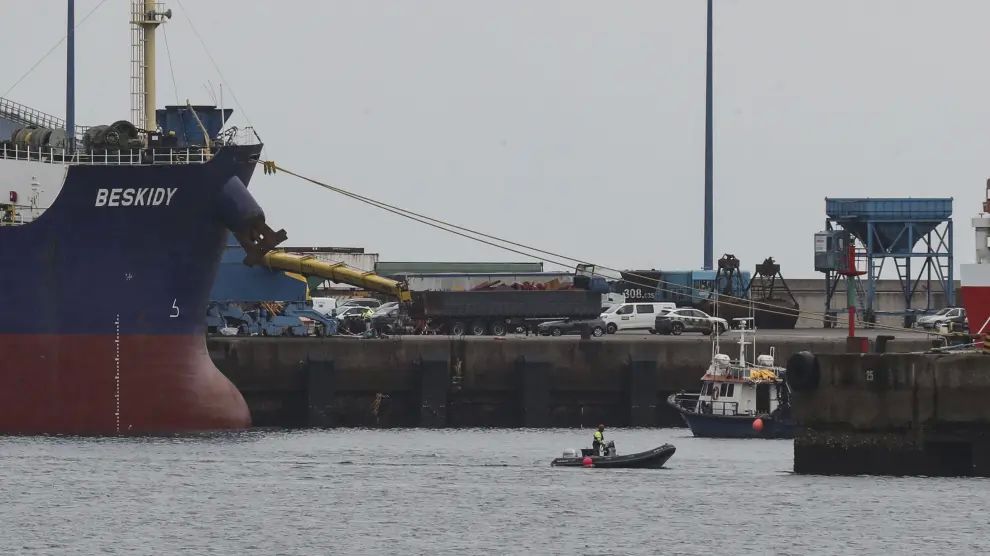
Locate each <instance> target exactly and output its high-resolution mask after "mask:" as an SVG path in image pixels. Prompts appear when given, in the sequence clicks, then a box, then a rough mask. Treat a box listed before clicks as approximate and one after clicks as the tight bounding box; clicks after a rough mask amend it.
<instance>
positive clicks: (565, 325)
mask: <svg viewBox="0 0 990 556" xmlns="http://www.w3.org/2000/svg"><path fill="white" fill-rule="evenodd" d="M583 326H587V327H588V328H589V331H590V332H591V335H592V336H594V337H596V338H597V337H600V336H604V335H605V321H603V320H602V319H589V320H554V321H550V322H541V323H540V324H539V325H538V326H537V327H536V333H537V334H539V335H540V336H562V335H564V334H580V333H581V328H582V327H583Z"/></svg>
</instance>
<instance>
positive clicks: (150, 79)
mask: <svg viewBox="0 0 990 556" xmlns="http://www.w3.org/2000/svg"><path fill="white" fill-rule="evenodd" d="M164 8H165V4H164V2H155V1H154V0H131V120H132V121H133V123H134V125H135V126H136V127H137V128H138V129H140V130H145V131H154V130H155V129H157V128H158V124H157V123H156V121H155V109H156V108H157V106H158V105H157V104H156V102H155V29H156V28H157V27H158V26H159V25H161V24H162V23H165V20H166V19H171V18H172V10H165V9H164Z"/></svg>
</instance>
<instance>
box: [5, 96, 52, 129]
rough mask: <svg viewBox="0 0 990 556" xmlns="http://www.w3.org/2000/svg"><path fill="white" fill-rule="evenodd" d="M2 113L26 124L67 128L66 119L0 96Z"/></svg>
mask: <svg viewBox="0 0 990 556" xmlns="http://www.w3.org/2000/svg"><path fill="white" fill-rule="evenodd" d="M0 114H3V115H4V116H8V117H9V118H11V119H13V120H17V121H18V122H20V123H22V124H24V125H34V126H38V127H47V128H49V129H65V120H63V119H61V118H58V117H56V116H52V115H51V114H46V113H44V112H42V111H41V110H35V109H34V108H31V107H30V106H25V105H23V104H21V103H19V102H14V101H12V100H8V99H5V98H0Z"/></svg>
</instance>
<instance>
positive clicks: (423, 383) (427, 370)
mask: <svg viewBox="0 0 990 556" xmlns="http://www.w3.org/2000/svg"><path fill="white" fill-rule="evenodd" d="M416 366H417V367H418V368H419V426H421V427H428V428H439V427H446V426H447V392H448V390H449V389H450V365H449V362H448V360H446V359H444V360H419V361H417V362H416Z"/></svg>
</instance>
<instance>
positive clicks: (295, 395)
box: [207, 332, 928, 427]
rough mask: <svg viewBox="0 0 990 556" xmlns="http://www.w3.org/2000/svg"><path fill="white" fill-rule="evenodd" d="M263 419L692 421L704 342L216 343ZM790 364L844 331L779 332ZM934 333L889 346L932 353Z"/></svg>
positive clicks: (771, 341)
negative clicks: (685, 400)
mask: <svg viewBox="0 0 990 556" xmlns="http://www.w3.org/2000/svg"><path fill="white" fill-rule="evenodd" d="M207 344H208V347H209V352H210V356H211V357H212V359H213V361H214V363H215V364H216V366H217V367H218V368H219V369H220V370H221V372H223V373H224V374H225V375H226V376H227V377H228V378H229V379H230V380H231V381H232V382H233V383H234V384H235V385H236V386H237V387H238V389H239V390H240V391H241V393H242V394H243V396H244V398H245V399H246V400H247V403H248V406H249V408H250V410H251V417H252V422H253V423H254V425H255V426H261V427H265V426H275V427H334V426H358V427H420V426H422V427H586V426H594V425H595V424H597V423H607V424H608V425H609V426H610V427H623V426H642V427H657V426H683V422H682V421H681V419H680V417H679V416H678V415H677V413H676V412H675V411H674V410H673V409H672V408H670V407H669V406H668V405H667V404H666V402H665V400H666V398H667V396H668V395H670V394H672V393H676V392H679V391H682V390H685V391H693V390H695V389H697V388H698V385H699V381H700V379H701V376H702V374H704V370H705V368H707V366H708V363H709V362H710V360H711V344H710V342H708V341H707V340H706V339H704V338H700V337H699V338H679V339H677V340H674V341H670V339H669V338H664V339H660V338H656V337H650V336H634V335H630V336H622V335H618V336H610V337H608V338H604V339H603V338H595V339H591V340H582V339H579V338H542V337H528V338H525V337H508V338H490V337H480V338H474V337H446V336H444V337H437V336H404V337H395V338H389V339H377V340H358V339H345V338H263V337H252V338H236V337H234V338H226V337H212V338H209V339H208V341H207ZM761 345H762V346H770V345H773V346H774V347H775V348H776V353H777V360H778V361H779V362H781V363H783V362H784V361H786V360H787V358H788V357H789V356H790V355H791V354H793V353H796V352H798V351H802V350H813V351H815V352H818V353H837V352H841V351H843V350H844V349H845V341H844V338H793V337H790V338H789V337H786V336H781V337H774V336H773V335H772V333H771V332H768V333H765V334H763V335H761ZM926 347H928V340H926V339H924V338H923V337H921V338H919V337H912V338H907V337H905V338H903V339H902V338H898V339H895V340H892V341H889V342H887V344H886V349H887V350H888V351H911V350H919V349H925V348H926Z"/></svg>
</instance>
